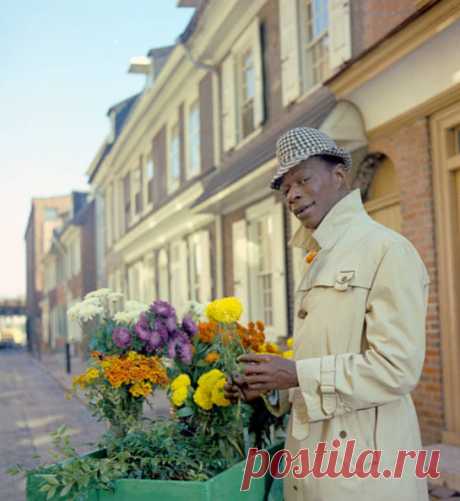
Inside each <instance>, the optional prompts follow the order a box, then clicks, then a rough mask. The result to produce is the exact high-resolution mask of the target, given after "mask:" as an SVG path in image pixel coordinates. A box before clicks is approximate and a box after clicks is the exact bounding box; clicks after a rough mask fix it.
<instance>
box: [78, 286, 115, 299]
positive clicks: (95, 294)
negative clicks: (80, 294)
mask: <svg viewBox="0 0 460 501" xmlns="http://www.w3.org/2000/svg"><path fill="white" fill-rule="evenodd" d="M110 294H113V292H112V289H108V288H103V289H97V290H95V291H91V292H88V294H86V296H85V300H87V299H93V298H98V299H105V298H106V297H108V296H110Z"/></svg>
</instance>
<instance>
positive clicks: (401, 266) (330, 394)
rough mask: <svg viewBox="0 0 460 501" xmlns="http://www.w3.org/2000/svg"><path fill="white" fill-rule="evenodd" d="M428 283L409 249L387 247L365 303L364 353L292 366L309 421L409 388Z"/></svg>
mask: <svg viewBox="0 0 460 501" xmlns="http://www.w3.org/2000/svg"><path fill="white" fill-rule="evenodd" d="M428 282H429V280H428V275H427V272H426V269H425V266H424V265H423V262H422V261H421V259H420V257H419V255H418V253H417V251H416V250H415V249H414V248H413V247H412V245H411V244H410V243H409V242H404V241H403V242H394V243H392V244H391V245H390V247H389V248H388V249H387V251H386V253H385V254H384V256H383V258H382V259H381V261H380V264H379V266H378V269H377V272H376V274H375V277H374V281H373V284H372V286H371V290H370V292H369V296H368V300H367V308H366V315H365V325H366V328H365V334H364V335H365V336H366V338H367V346H368V348H367V349H366V350H365V351H364V352H363V353H343V354H338V355H328V356H325V357H319V358H309V359H305V360H298V361H297V362H296V367H297V376H298V380H299V388H300V391H301V394H302V396H303V400H304V402H305V404H306V407H307V413H308V420H309V421H321V420H324V419H330V418H331V417H333V416H336V415H341V414H344V413H346V412H352V411H354V410H358V409H366V408H370V407H375V406H378V405H383V404H386V403H388V402H391V401H392V400H396V399H398V398H400V397H401V396H402V395H405V394H408V393H410V392H411V391H412V390H413V389H414V387H415V386H416V384H417V382H418V380H419V378H420V375H421V371H422V367H423V362H424V358H425V317H426V309H427V299H428Z"/></svg>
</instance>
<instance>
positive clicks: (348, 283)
mask: <svg viewBox="0 0 460 501" xmlns="http://www.w3.org/2000/svg"><path fill="white" fill-rule="evenodd" d="M305 278H306V277H305ZM372 280H373V274H372V273H371V272H370V271H368V270H365V269H357V268H341V269H338V270H337V269H335V270H334V269H328V270H321V271H320V272H318V273H317V274H316V275H315V276H313V277H308V279H307V280H303V281H302V283H301V284H300V286H299V288H298V289H297V292H305V291H309V290H310V289H312V288H314V287H333V288H335V289H336V290H347V289H348V287H361V288H364V289H370V288H371V285H372Z"/></svg>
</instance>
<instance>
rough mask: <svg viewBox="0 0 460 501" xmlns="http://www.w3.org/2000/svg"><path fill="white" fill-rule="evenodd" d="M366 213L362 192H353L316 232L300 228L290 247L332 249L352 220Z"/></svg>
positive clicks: (325, 219)
mask: <svg viewBox="0 0 460 501" xmlns="http://www.w3.org/2000/svg"><path fill="white" fill-rule="evenodd" d="M365 213H366V211H365V209H364V206H363V203H362V201H361V192H360V190H359V189H356V190H353V191H351V192H350V193H348V195H345V196H344V197H343V198H342V199H341V200H339V201H338V202H337V203H336V204H335V205H334V206H333V207H332V208H331V209H330V211H329V212H328V213H327V214H326V216H325V217H324V219H323V220H322V221H321V223H320V225H319V226H318V228H316V230H314V231H312V230H308V229H307V228H305V227H304V226H300V228H299V229H298V230H297V231H296V232H295V233H294V235H293V236H292V238H291V240H290V241H289V244H288V245H290V246H291V247H301V248H302V249H307V250H318V249H331V248H332V247H333V246H334V245H335V244H336V243H337V241H338V239H339V238H340V237H341V236H342V235H343V233H344V232H345V230H346V229H347V228H348V226H349V225H350V223H351V222H352V220H353V219H354V218H355V217H357V216H360V215H362V214H365Z"/></svg>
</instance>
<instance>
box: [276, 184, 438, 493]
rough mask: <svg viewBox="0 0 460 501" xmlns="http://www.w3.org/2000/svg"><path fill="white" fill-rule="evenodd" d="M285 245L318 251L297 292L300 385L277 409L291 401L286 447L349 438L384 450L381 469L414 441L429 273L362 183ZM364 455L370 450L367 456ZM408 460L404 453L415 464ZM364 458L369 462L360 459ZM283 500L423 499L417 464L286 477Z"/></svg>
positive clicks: (312, 447) (412, 446)
mask: <svg viewBox="0 0 460 501" xmlns="http://www.w3.org/2000/svg"><path fill="white" fill-rule="evenodd" d="M290 245H294V246H299V247H303V248H304V249H306V250H312V249H315V250H318V254H317V256H316V258H315V259H314V261H313V262H312V263H311V264H310V265H309V268H308V270H307V271H306V273H305V275H304V277H303V279H302V281H301V283H300V286H299V288H298V290H297V291H296V299H295V311H294V315H295V324H294V359H295V360H296V366H297V374H298V379H299V384H300V386H299V387H297V388H292V389H290V390H289V392H287V391H284V392H280V400H279V402H278V405H277V407H276V409H272V410H273V411H274V412H275V413H277V414H280V413H284V412H287V411H288V410H289V409H290V410H291V415H290V418H289V427H288V437H287V442H286V447H287V449H288V450H289V451H291V453H292V454H295V453H297V451H298V450H299V449H301V448H307V449H308V450H309V453H310V460H311V461H312V460H313V459H314V456H313V452H314V450H315V448H316V445H317V443H318V442H320V441H326V442H327V443H328V449H329V448H330V444H331V442H332V440H334V439H336V438H338V439H340V441H341V444H342V445H341V447H340V448H339V456H338V457H339V460H338V464H339V465H340V464H341V461H342V459H343V451H344V449H345V442H346V441H347V440H351V439H354V440H356V448H355V449H356V451H357V452H359V450H363V449H369V448H370V449H375V450H381V451H382V459H381V463H380V466H379V471H380V472H382V471H383V470H384V469H386V468H388V469H391V470H393V468H394V463H395V461H396V456H397V453H398V450H400V449H407V450H419V449H420V448H421V441H420V431H419V424H418V420H417V415H416V412H415V408H414V405H413V402H412V399H411V396H410V392H411V391H412V390H413V389H414V387H415V386H416V384H417V382H418V380H419V378H420V374H421V371H422V366H423V361H424V356H425V316H426V307H427V296H428V282H429V280H428V274H427V272H426V269H425V266H424V265H423V262H422V261H421V259H420V257H419V255H418V253H417V251H416V250H415V248H414V247H413V246H412V244H411V243H410V242H409V241H408V240H407V239H405V238H404V237H403V236H401V235H400V234H398V233H396V232H393V231H391V230H390V229H388V228H386V227H384V226H382V225H380V224H378V223H376V222H375V221H374V220H372V219H371V218H370V217H369V216H368V215H367V213H366V211H365V209H364V207H363V205H362V202H361V195H360V192H359V190H355V191H353V192H351V193H350V194H348V195H347V196H346V197H344V198H343V199H342V200H340V201H339V202H338V203H337V204H336V205H335V206H334V207H333V208H332V209H331V210H330V212H329V213H328V214H327V215H326V217H325V218H324V220H323V221H322V222H321V224H320V226H319V227H318V228H317V229H316V230H315V231H314V232H313V233H312V234H311V233H309V232H308V231H307V230H306V229H304V228H303V227H301V228H300V229H299V230H298V231H297V233H296V234H294V236H293V238H292V239H291V242H290ZM369 459H370V458H369ZM414 463H415V461H412V460H410V459H409V460H407V464H408V465H409V466H410V465H413V464H414ZM366 464H368V463H366ZM284 496H285V499H286V500H287V501H300V500H302V501H335V500H337V501H349V500H350V501H351V500H353V501H357V500H363V501H367V500H371V501H383V500H387V499H401V500H404V501H428V494H427V484H426V481H425V480H419V479H416V477H415V475H414V466H411V467H408V468H406V469H405V470H404V473H403V476H402V478H401V479H394V478H392V479H387V478H380V479H377V480H375V479H372V478H368V479H359V478H356V477H352V478H349V479H346V478H343V477H338V478H320V479H315V478H312V477H311V476H307V477H306V478H305V479H301V480H297V479H294V478H292V477H291V476H290V477H288V478H286V479H285V480H284Z"/></svg>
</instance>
